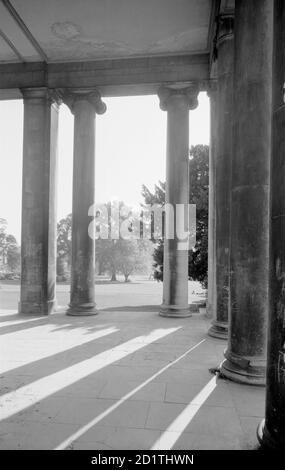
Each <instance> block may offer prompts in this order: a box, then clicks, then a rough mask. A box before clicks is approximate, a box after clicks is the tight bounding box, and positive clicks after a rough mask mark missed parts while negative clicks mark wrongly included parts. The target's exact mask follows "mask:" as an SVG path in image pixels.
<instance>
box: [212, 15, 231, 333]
mask: <svg viewBox="0 0 285 470" xmlns="http://www.w3.org/2000/svg"><path fill="white" fill-rule="evenodd" d="M233 23H234V19H233V16H231V15H220V17H219V20H218V24H219V29H218V38H217V51H218V63H217V74H218V92H217V95H218V96H217V99H218V103H219V104H218V113H217V115H216V116H215V119H217V120H218V123H217V127H218V138H217V158H216V198H215V204H216V207H215V215H216V240H215V242H216V244H215V252H216V266H215V267H216V296H215V301H216V306H215V317H214V320H213V324H212V326H211V328H210V330H209V332H208V333H209V335H210V336H214V337H215V338H221V339H227V337H228V309H229V276H230V272H229V270H230V198H231V197H230V194H231V162H232V150H233V140H232V138H233V132H232V114H233V62H234V36H233Z"/></svg>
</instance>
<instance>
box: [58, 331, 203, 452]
mask: <svg viewBox="0 0 285 470" xmlns="http://www.w3.org/2000/svg"><path fill="white" fill-rule="evenodd" d="M204 341H205V339H203V340H202V341H200V342H199V343H197V344H196V345H195V346H193V347H191V348H189V349H188V350H187V351H186V352H185V353H183V354H182V355H181V356H179V357H178V358H177V359H175V360H174V361H171V362H170V363H169V364H167V365H166V366H164V367H163V368H162V369H160V370H159V371H158V372H156V373H155V374H153V375H152V376H151V377H149V378H148V379H147V380H145V382H143V383H142V384H140V385H139V386H138V387H135V388H134V389H133V390H131V391H130V392H129V393H127V394H126V395H125V396H124V397H122V398H121V399H120V400H118V401H117V402H116V403H114V404H113V405H112V406H110V407H109V408H107V409H106V410H105V411H103V412H102V413H101V414H99V415H98V416H96V417H95V418H93V419H92V420H91V421H89V422H88V423H87V424H86V425H85V426H83V427H82V428H81V429H79V430H78V431H77V432H76V433H74V434H73V435H72V436H70V437H69V438H68V439H66V440H65V441H63V442H62V443H61V444H59V445H58V446H57V447H56V448H55V450H64V449H66V448H67V447H68V446H70V445H72V443H73V441H75V440H76V439H78V438H79V437H81V436H82V435H84V434H85V433H86V432H87V431H89V430H90V429H91V428H92V427H94V426H95V425H96V424H98V423H100V422H101V421H102V420H103V419H104V418H106V417H107V416H108V415H109V414H111V413H112V412H113V411H115V410H116V409H117V408H119V407H120V406H121V405H122V404H123V403H125V402H126V401H127V400H129V399H130V398H132V397H133V396H134V395H135V394H136V393H138V392H139V391H140V390H142V389H143V388H144V387H146V386H147V385H148V384H150V383H151V382H153V380H154V379H156V378H157V377H158V376H159V375H161V374H163V373H164V372H165V371H166V370H168V369H169V368H170V367H172V366H173V365H174V364H176V363H177V362H179V361H180V360H181V359H183V358H184V357H186V356H187V355H188V354H189V353H191V352H192V351H193V350H194V349H196V348H197V347H198V346H200V345H201V344H203V343H204Z"/></svg>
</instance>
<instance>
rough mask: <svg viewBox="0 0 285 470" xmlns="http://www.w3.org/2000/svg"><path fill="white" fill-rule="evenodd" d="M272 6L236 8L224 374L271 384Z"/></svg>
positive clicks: (243, 3)
mask: <svg viewBox="0 0 285 470" xmlns="http://www.w3.org/2000/svg"><path fill="white" fill-rule="evenodd" d="M272 24H273V2H272V0H251V1H250V2H249V1H248V0H237V1H236V9H235V70H234V119H233V121H234V127H233V132H234V137H233V142H234V148H233V168H232V202H231V228H230V231H231V241H230V251H231V256H230V276H231V277H230V309H231V312H230V331H229V343H228V348H227V350H226V352H225V357H226V360H225V361H224V363H223V365H222V373H223V374H224V375H225V376H227V377H228V378H230V379H232V380H235V381H238V382H244V383H249V384H257V385H263V384H264V381H265V362H266V329H267V314H268V270H269V174H270V153H271V112H272V110H271V106H272V93H271V88H272V85H271V81H272Z"/></svg>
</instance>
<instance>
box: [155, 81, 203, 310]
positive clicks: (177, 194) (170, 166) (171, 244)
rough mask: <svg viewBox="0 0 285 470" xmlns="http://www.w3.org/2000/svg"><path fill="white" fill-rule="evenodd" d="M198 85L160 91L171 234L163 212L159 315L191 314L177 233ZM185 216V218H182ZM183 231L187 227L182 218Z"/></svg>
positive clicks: (186, 196)
mask: <svg viewBox="0 0 285 470" xmlns="http://www.w3.org/2000/svg"><path fill="white" fill-rule="evenodd" d="M198 91H199V90H198V86H196V85H193V86H189V87H187V88H179V89H174V88H165V87H162V88H161V89H160V90H159V92H158V95H159V98H160V106H161V109H163V110H167V155H166V201H165V202H166V204H169V205H171V206H172V208H173V215H174V217H173V220H174V233H173V235H174V236H173V238H170V236H168V235H167V227H168V228H169V235H170V232H171V227H170V225H171V224H172V217H171V215H170V213H168V212H166V216H165V227H166V230H165V239H164V261H163V303H162V306H161V308H160V315H162V316H167V317H187V316H190V309H189V306H188V245H187V243H186V244H185V242H184V243H183V242H181V240H179V238H178V236H177V230H176V228H177V220H176V218H177V217H176V215H177V210H178V208H177V206H176V205H177V204H183V205H184V208H185V213H186V212H187V213H188V211H187V210H186V208H187V207H188V204H189V109H195V108H196V107H197V106H198V100H197V96H198ZM185 219H186V218H185ZM184 227H185V230H189V225H188V220H187V219H186V220H185V224H184Z"/></svg>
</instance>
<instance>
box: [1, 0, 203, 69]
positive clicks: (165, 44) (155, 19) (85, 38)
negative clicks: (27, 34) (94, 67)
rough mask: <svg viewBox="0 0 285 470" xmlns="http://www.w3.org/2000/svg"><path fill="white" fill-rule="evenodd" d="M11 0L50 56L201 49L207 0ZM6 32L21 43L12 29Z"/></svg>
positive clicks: (86, 56)
mask: <svg viewBox="0 0 285 470" xmlns="http://www.w3.org/2000/svg"><path fill="white" fill-rule="evenodd" d="M11 4H12V5H13V7H14V8H15V9H16V10H17V12H18V13H19V15H20V16H21V18H22V19H23V21H24V22H25V24H26V25H27V27H28V28H29V30H30V31H31V33H32V34H33V36H34V37H35V39H36V40H37V42H38V43H39V44H40V46H41V48H42V49H43V50H44V52H45V53H46V55H47V56H48V59H49V60H50V61H65V60H66V61H73V60H84V59H85V60H86V59H88V60H91V59H98V58H114V57H130V56H140V55H157V54H159V55H161V54H169V53H191V52H196V51H205V50H206V48H207V37H208V29H209V21H210V13H211V5H212V1H211V0H80V1H79V0H77V1H73V0H48V1H46V0H12V1H11ZM2 8H3V7H2ZM0 15H1V13H0ZM9 24H10V23H9ZM7 30H8V32H9V27H8V23H7V27H6V31H7ZM8 32H7V35H8V36H9V34H8ZM10 34H11V36H13V39H14V40H15V41H16V40H17V39H18V41H17V45H18V46H19V47H20V45H19V38H17V35H16V33H15V31H14V30H13V34H12V32H10ZM19 34H20V33H19ZM10 39H11V38H10ZM11 40H12V39H11ZM25 42H26V41H25ZM24 47H26V46H24V44H21V51H22V53H23V52H24V55H25V57H27V56H28V54H31V46H30V51H28V50H24V51H23V49H24ZM34 53H35V51H34ZM29 57H33V55H32V56H31V55H30V56H29Z"/></svg>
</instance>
